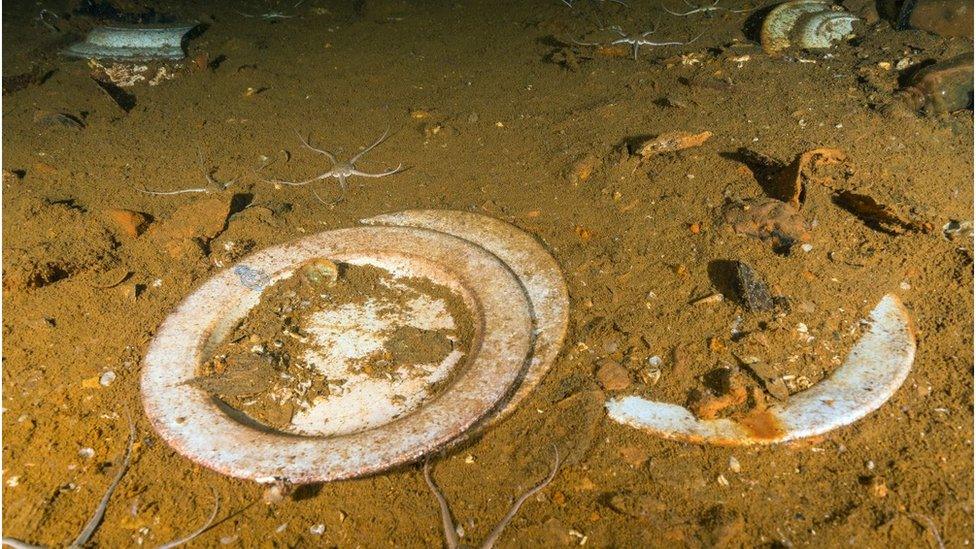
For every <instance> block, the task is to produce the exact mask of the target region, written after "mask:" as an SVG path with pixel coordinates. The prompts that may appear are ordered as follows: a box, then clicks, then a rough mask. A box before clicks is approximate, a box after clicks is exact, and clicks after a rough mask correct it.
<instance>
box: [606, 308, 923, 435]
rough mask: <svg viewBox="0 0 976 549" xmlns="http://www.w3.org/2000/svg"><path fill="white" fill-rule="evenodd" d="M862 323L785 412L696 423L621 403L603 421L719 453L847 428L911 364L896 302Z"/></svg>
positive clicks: (633, 400)
mask: <svg viewBox="0 0 976 549" xmlns="http://www.w3.org/2000/svg"><path fill="white" fill-rule="evenodd" d="M869 321H870V325H871V326H870V328H869V330H868V332H867V333H865V334H864V335H863V336H862V337H861V339H859V340H858V342H857V343H856V344H855V345H854V347H853V348H852V349H851V352H850V354H848V356H847V360H846V361H845V362H844V364H843V365H841V366H840V367H839V368H837V370H835V371H834V373H833V374H832V375H831V376H830V377H829V378H827V379H825V380H823V381H821V382H820V383H818V384H816V385H814V386H813V387H811V388H810V389H808V390H806V391H804V392H802V393H799V394H796V395H793V396H791V397H790V399H789V401H788V402H787V403H786V404H783V405H778V404H776V405H772V406H770V407H769V408H767V409H766V410H764V411H762V412H753V413H751V414H748V415H746V416H743V417H738V418H727V419H716V420H700V419H698V418H696V417H695V416H694V415H692V413H691V412H690V411H688V410H687V409H686V408H684V407H683V406H678V405H676V404H668V403H664V402H654V401H651V400H647V399H644V398H640V397H636V396H628V397H623V398H615V399H611V400H610V401H608V402H607V405H606V406H607V413H608V414H609V416H610V418H611V419H613V420H614V421H616V422H618V423H622V424H624V425H629V426H631V427H635V428H637V429H640V430H643V431H647V432H649V433H652V434H655V435H658V436H661V437H664V438H668V439H674V440H683V441H688V442H696V443H709V444H721V445H748V444H771V443H776V442H786V441H790V440H796V439H800V438H805V437H810V436H815V435H821V434H824V433H826V432H828V431H831V430H833V429H836V428H838V427H843V426H844V425H850V424H851V423H854V422H855V421H857V420H859V419H861V418H863V417H864V416H866V415H868V414H870V413H871V412H873V411H874V410H877V409H878V408H879V407H880V406H881V405H882V404H884V403H885V402H886V401H887V400H888V399H889V398H891V395H893V394H894V393H895V391H897V390H898V388H899V387H900V386H901V384H902V383H903V382H904V381H905V378H907V377H908V373H909V371H911V368H912V363H913V362H914V360H915V334H914V330H913V329H912V322H911V319H910V317H909V316H908V312H907V311H906V310H905V307H904V305H902V303H901V300H900V299H898V297H897V296H895V295H894V294H888V295H886V296H884V297H883V298H882V299H881V301H880V302H879V303H878V304H877V305H876V306H875V308H874V310H873V311H871V315H870V319H869Z"/></svg>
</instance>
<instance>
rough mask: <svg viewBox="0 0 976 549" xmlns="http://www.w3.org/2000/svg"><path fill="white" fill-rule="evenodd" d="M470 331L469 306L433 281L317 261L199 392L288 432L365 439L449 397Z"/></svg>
mask: <svg viewBox="0 0 976 549" xmlns="http://www.w3.org/2000/svg"><path fill="white" fill-rule="evenodd" d="M438 278H439V277H438ZM472 326H473V323H472V319H471V314H470V311H469V310H468V308H467V307H466V305H465V302H464V300H463V298H462V297H461V295H459V294H458V293H457V292H455V291H453V290H452V289H451V288H449V287H447V286H445V285H442V284H439V283H438V282H435V281H434V280H431V279H430V278H426V277H422V276H411V275H410V274H407V273H402V272H399V273H394V272H391V271H389V270H386V269H383V268H381V267H378V266H375V265H368V264H360V265H354V264H350V263H340V264H335V263H332V262H330V261H328V260H325V259H317V260H313V261H310V262H308V263H306V264H304V265H302V266H300V267H299V268H298V269H296V270H295V271H294V272H293V273H292V274H291V275H290V276H287V277H285V278H284V279H282V280H279V281H278V282H276V283H274V284H272V285H270V286H268V287H267V288H265V289H264V291H263V292H262V294H261V298H260V301H259V302H258V304H257V305H256V306H254V307H253V308H252V309H250V310H249V311H248V312H247V315H246V316H245V317H244V318H243V319H242V320H241V321H240V322H239V323H238V324H237V326H236V327H235V328H234V329H233V330H231V333H230V334H229V335H228V336H227V337H226V338H225V339H224V340H223V341H222V342H221V343H220V344H219V345H217V348H216V349H215V351H214V352H213V354H212V356H211V357H209V359H208V360H207V361H206V362H205V363H204V365H203V371H202V375H200V376H199V377H197V378H196V379H194V380H193V381H192V382H191V383H194V384H197V385H198V386H200V387H202V388H203V389H205V390H206V391H208V392H209V393H210V394H211V395H212V396H214V397H216V398H218V399H220V400H222V401H223V402H225V403H226V404H228V405H229V406H231V407H232V408H234V409H235V410H237V411H239V412H241V413H243V414H244V415H246V416H248V417H249V418H250V419H252V420H254V421H257V422H259V423H261V424H263V425H265V426H267V427H270V428H273V429H276V430H279V431H283V432H288V433H294V434H300V435H306V436H320V437H321V436H339V435H346V434H351V433H356V432H359V431H364V430H368V429H374V428H377V427H380V426H382V425H385V424H388V423H390V422H392V421H395V420H397V419H399V418H402V417H404V416H406V415H408V414H410V413H411V412H413V411H415V410H417V409H418V408H420V407H422V406H423V405H424V404H425V403H426V402H429V401H430V400H431V399H433V398H435V397H436V396H437V395H438V394H440V392H442V390H443V389H444V388H445V387H447V386H448V385H450V383H451V381H452V378H453V377H454V376H456V375H457V374H458V373H459V372H460V371H461V370H462V368H463V367H464V365H465V363H466V357H467V356H468V355H469V353H470V347H471V343H472V340H473V338H472V334H473V329H472Z"/></svg>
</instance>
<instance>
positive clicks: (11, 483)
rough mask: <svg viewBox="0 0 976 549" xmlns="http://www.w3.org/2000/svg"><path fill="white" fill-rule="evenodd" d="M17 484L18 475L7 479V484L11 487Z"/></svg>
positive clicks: (18, 481)
mask: <svg viewBox="0 0 976 549" xmlns="http://www.w3.org/2000/svg"><path fill="white" fill-rule="evenodd" d="M18 484H20V477H18V476H17V475H14V476H12V477H10V478H8V479H7V486H9V487H11V488H13V487H14V486H17V485H18Z"/></svg>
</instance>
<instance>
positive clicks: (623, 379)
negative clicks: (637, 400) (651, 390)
mask: <svg viewBox="0 0 976 549" xmlns="http://www.w3.org/2000/svg"><path fill="white" fill-rule="evenodd" d="M596 378H597V381H599V382H600V385H601V386H603V388H604V389H605V390H607V391H621V390H623V389H626V388H627V387H629V386H630V373H629V372H628V371H627V368H624V367H623V366H621V365H620V364H619V363H618V362H614V361H612V360H604V361H601V363H600V365H599V367H598V368H597V372H596Z"/></svg>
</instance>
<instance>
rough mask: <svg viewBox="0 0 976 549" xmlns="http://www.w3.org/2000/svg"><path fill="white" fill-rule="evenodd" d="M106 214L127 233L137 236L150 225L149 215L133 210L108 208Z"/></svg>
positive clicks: (133, 236)
mask: <svg viewBox="0 0 976 549" xmlns="http://www.w3.org/2000/svg"><path fill="white" fill-rule="evenodd" d="M105 215H106V216H108V218H109V219H110V220H112V222H113V223H115V225H116V226H118V228H119V229H120V230H121V231H122V232H123V233H125V234H127V235H129V236H131V237H132V238H136V237H138V236H139V235H141V234H142V233H143V231H145V230H146V227H148V226H149V216H148V215H146V214H144V213H141V212H135V211H132V210H122V209H112V210H106V211H105Z"/></svg>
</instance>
